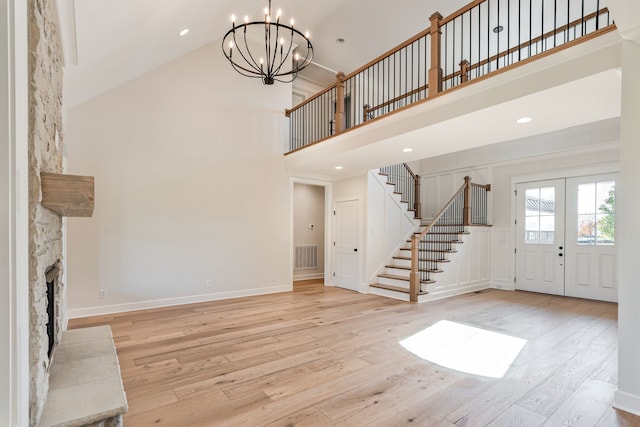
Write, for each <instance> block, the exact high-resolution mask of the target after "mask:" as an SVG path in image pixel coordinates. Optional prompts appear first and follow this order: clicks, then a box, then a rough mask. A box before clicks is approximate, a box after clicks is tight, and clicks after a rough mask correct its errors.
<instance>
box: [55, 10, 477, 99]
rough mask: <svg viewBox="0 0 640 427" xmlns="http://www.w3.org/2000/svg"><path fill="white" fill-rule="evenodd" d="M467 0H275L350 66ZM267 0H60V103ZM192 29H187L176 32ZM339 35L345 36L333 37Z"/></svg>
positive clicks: (337, 63)
mask: <svg viewBox="0 0 640 427" xmlns="http://www.w3.org/2000/svg"><path fill="white" fill-rule="evenodd" d="M467 2H468V0H446V1H444V0H403V1H402V2H400V3H393V2H389V1H384V0H349V1H343V0H321V1H309V0H306V1H301V0H298V1H295V0H273V2H272V8H273V9H274V10H275V9H277V8H280V9H282V13H283V16H285V17H286V18H289V17H295V20H296V23H297V25H299V26H300V27H301V28H304V29H307V30H308V31H309V32H310V33H311V38H312V41H313V44H314V49H315V59H314V62H315V63H317V64H319V65H320V66H322V67H326V68H328V69H330V70H336V71H344V72H346V73H348V72H350V71H353V70H354V69H356V68H358V67H360V66H361V65H363V64H365V63H366V62H368V61H370V60H371V59H373V58H375V57H377V56H378V55H380V54H381V53H383V52H385V51H387V50H389V49H391V48H392V47H394V46H396V45H397V44H399V43H401V42H403V41H404V40H406V39H408V38H409V37H411V36H413V35H414V34H416V33H418V32H420V31H422V30H423V29H425V28H426V27H427V26H428V23H429V16H430V15H431V14H432V13H434V12H436V11H438V12H440V13H441V14H442V15H443V16H446V15H448V14H450V13H452V12H454V11H455V10H457V9H458V8H460V7H462V6H463V5H465V4H466V3H467ZM266 3H267V1H266V0H215V1H212V0H162V1H158V0H58V1H57V5H58V8H59V11H60V24H61V33H62V39H63V45H64V50H65V62H66V65H67V67H66V70H65V73H66V77H67V78H66V81H65V86H66V88H65V91H66V92H65V104H66V105H67V106H68V107H72V106H74V105H77V104H79V103H81V102H83V101H86V100H88V99H90V98H92V97H94V96H96V95H97V94H99V93H102V92H104V91H106V90H109V89H111V88H113V87H116V86H118V85H120V84H122V83H124V82H126V81H128V80H130V79H132V78H134V77H136V76H139V75H141V74H144V73H145V72H148V71H150V70H152V69H154V68H156V67H158V66H159V65H162V64H164V63H167V62H169V61H172V60H174V59H176V58H178V57H180V56H182V55H185V54H186V53H188V52H190V51H193V50H195V49H197V48H199V47H201V46H204V45H206V44H208V43H212V42H216V41H219V40H220V39H221V38H222V36H223V35H224V34H225V32H226V31H227V30H228V28H229V26H230V16H231V14H232V13H233V14H235V15H236V16H244V15H249V16H251V17H256V18H257V17H260V15H261V11H262V10H263V9H264V7H265V6H266ZM184 28H189V33H188V34H187V35H186V36H184V37H180V36H179V35H178V33H179V32H180V31H181V30H182V29H184ZM338 38H342V39H344V40H345V42H344V43H342V44H338V43H336V40H337V39H338Z"/></svg>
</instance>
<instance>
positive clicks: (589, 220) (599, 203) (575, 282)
mask: <svg viewBox="0 0 640 427" xmlns="http://www.w3.org/2000/svg"><path fill="white" fill-rule="evenodd" d="M616 180H617V174H607V175H594V176H585V177H578V178H569V179H567V232H566V237H567V238H566V249H567V251H566V295H568V296H573V297H579V298H589V299H597V300H603V301H612V302H615V301H617V300H618V269H617V264H618V256H617V255H618V254H617V247H616V244H615V213H614V208H615V186H616Z"/></svg>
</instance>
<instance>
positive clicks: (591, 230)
mask: <svg viewBox="0 0 640 427" xmlns="http://www.w3.org/2000/svg"><path fill="white" fill-rule="evenodd" d="M595 237H596V218H595V215H594V214H579V215H578V244H579V245H594V244H595V243H596V238H595Z"/></svg>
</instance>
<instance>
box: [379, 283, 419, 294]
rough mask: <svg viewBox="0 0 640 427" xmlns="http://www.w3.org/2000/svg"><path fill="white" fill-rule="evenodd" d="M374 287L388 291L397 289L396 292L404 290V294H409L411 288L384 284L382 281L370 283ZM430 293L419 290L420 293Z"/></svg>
mask: <svg viewBox="0 0 640 427" xmlns="http://www.w3.org/2000/svg"><path fill="white" fill-rule="evenodd" d="M369 286H371V287H372V288H379V289H386V290H388V291H395V292H402V293H403V294H408V293H409V289H407V288H401V287H399V286H392V285H382V284H380V283H374V284H371V285H369ZM426 294H428V292H427V291H419V292H418V295H426Z"/></svg>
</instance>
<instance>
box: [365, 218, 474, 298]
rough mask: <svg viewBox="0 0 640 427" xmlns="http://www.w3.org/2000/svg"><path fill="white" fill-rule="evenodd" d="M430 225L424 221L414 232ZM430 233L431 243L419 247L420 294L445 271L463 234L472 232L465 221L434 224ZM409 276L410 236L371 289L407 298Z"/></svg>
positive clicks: (383, 293) (460, 242) (389, 295)
mask: <svg viewBox="0 0 640 427" xmlns="http://www.w3.org/2000/svg"><path fill="white" fill-rule="evenodd" d="M429 225H430V224H421V225H420V227H419V228H418V229H417V230H416V231H415V233H414V234H415V235H420V234H421V233H422V232H423V231H424V230H425V228H427V227H428V226H429ZM427 234H428V236H429V240H430V242H432V244H431V245H425V247H424V248H423V249H419V250H418V260H419V263H418V264H419V267H418V272H419V273H420V286H419V288H418V296H422V295H427V294H428V285H430V284H433V283H436V281H437V279H438V275H439V274H440V273H443V272H444V269H445V268H446V265H447V264H448V263H450V262H451V261H452V254H456V253H458V247H459V246H460V245H462V244H463V243H464V241H463V240H462V236H464V235H468V234H469V232H468V231H466V230H465V229H464V226H463V225H461V224H454V225H433V226H432V227H431V229H430V230H429V231H428V233H427ZM410 280H411V239H408V240H407V241H406V242H405V244H404V245H403V246H402V247H401V248H400V249H398V250H397V251H396V253H395V254H394V255H393V256H392V257H391V259H390V260H389V262H388V263H387V265H385V267H384V271H383V272H382V273H380V274H378V282H377V283H373V284H370V285H369V286H370V287H371V288H374V289H375V290H374V291H373V292H372V293H375V294H378V295H383V296H388V297H392V298H399V299H403V300H408V299H409V292H410ZM378 290H382V291H386V292H379V291H378ZM419 300H420V298H419Z"/></svg>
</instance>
